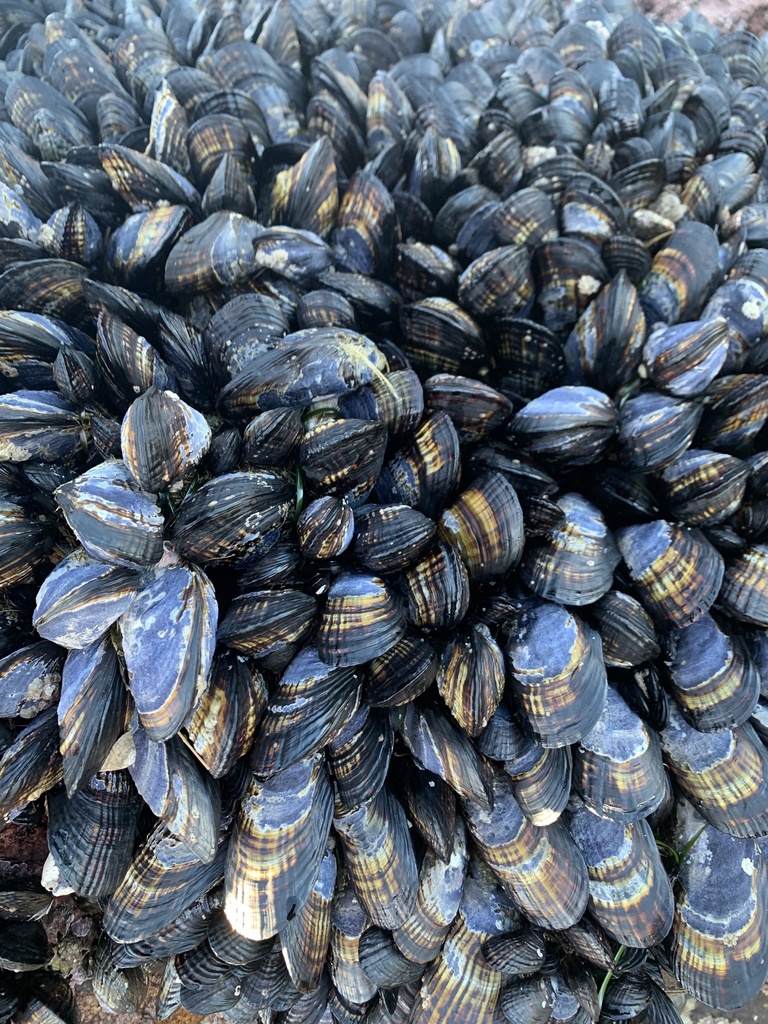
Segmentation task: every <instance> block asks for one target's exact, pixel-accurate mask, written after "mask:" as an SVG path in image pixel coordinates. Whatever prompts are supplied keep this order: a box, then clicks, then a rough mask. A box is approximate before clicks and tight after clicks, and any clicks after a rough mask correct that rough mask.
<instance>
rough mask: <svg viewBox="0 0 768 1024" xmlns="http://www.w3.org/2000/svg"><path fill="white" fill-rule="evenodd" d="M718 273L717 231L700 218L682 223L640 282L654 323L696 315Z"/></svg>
mask: <svg viewBox="0 0 768 1024" xmlns="http://www.w3.org/2000/svg"><path fill="white" fill-rule="evenodd" d="M717 273H718V262H717V239H716V236H715V233H714V231H713V230H712V228H710V227H709V226H708V225H706V224H700V223H699V222H698V221H687V222H685V223H683V224H681V225H680V226H679V227H678V228H677V229H676V231H675V232H674V233H673V234H672V236H671V237H670V238H669V240H668V241H667V243H666V244H665V246H664V247H663V248H662V249H660V250H659V251H658V252H657V253H656V255H655V257H654V260H653V264H652V266H651V270H650V273H649V274H648V276H647V277H646V278H645V280H644V281H643V283H642V285H641V286H640V302H641V303H642V304H643V307H644V308H645V311H646V316H647V317H648V319H649V322H650V323H656V322H657V321H659V320H661V321H663V322H664V323H666V324H676V323H679V322H680V321H681V320H688V319H689V318H691V317H695V316H696V315H697V314H698V313H699V311H700V310H701V308H702V306H703V305H704V303H705V301H706V300H707V298H708V297H709V291H710V289H711V287H712V284H713V281H714V280H715V278H716V276H717Z"/></svg>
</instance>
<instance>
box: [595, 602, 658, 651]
mask: <svg viewBox="0 0 768 1024" xmlns="http://www.w3.org/2000/svg"><path fill="white" fill-rule="evenodd" d="M591 611H592V615H593V617H594V620H595V622H596V624H597V631H598V633H599V634H600V639H601V640H602V641H603V660H604V661H605V664H606V666H608V667H609V668H633V667H635V666H637V665H642V664H643V663H644V662H646V661H650V660H652V659H653V658H655V657H656V655H657V654H658V653H659V644H658V640H657V638H656V630H655V629H654V626H653V621H652V620H651V617H650V615H649V614H648V612H646V610H645V609H644V608H643V606H642V605H641V604H640V602H639V601H638V600H636V598H634V597H632V596H631V595H630V594H624V593H622V592H621V591H618V590H612V591H610V592H609V593H608V594H606V595H605V597H602V598H601V599H600V600H599V601H598V602H597V603H596V604H595V605H593V607H592V609H591Z"/></svg>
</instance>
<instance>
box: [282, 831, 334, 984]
mask: <svg viewBox="0 0 768 1024" xmlns="http://www.w3.org/2000/svg"><path fill="white" fill-rule="evenodd" d="M336 873H337V864H336V855H335V852H334V849H333V841H332V840H331V841H329V844H328V848H327V850H326V852H325V856H324V857H323V859H322V861H321V863H320V870H319V871H318V873H317V878H316V879H315V882H314V885H313V886H312V891H311V892H310V894H309V898H308V899H307V902H306V903H305V904H304V906H303V907H302V908H301V909H300V910H299V911H297V913H296V915H295V916H294V917H293V918H292V919H291V920H290V921H288V922H287V923H286V925H285V927H284V928H282V930H281V931H280V945H281V947H282V954H283V959H284V960H285V963H286V966H287V968H288V973H289V974H290V976H291V981H292V982H293V984H294V985H295V986H296V988H298V989H299V991H301V992H316V991H317V990H318V988H320V983H321V978H322V976H323V969H324V967H325V961H326V957H327V954H328V945H329V940H330V934H331V913H332V909H333V905H334V888H335V883H336ZM320 990H321V991H322V989H320Z"/></svg>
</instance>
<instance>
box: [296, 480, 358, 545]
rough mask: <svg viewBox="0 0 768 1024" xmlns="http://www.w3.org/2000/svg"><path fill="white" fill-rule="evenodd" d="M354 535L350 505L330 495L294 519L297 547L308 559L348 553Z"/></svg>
mask: <svg viewBox="0 0 768 1024" xmlns="http://www.w3.org/2000/svg"><path fill="white" fill-rule="evenodd" d="M354 533H355V518H354V513H353V512H352V509H351V508H350V507H349V503H348V502H347V501H346V500H345V499H344V498H337V497H334V495H332V494H326V495H325V496H324V497H322V498H318V499H317V500H316V501H313V502H311V503H310V504H309V505H308V506H307V507H306V508H305V509H304V511H303V512H302V513H301V515H300V516H299V518H298V519H297V520H296V536H297V539H298V542H299V547H300V548H301V551H302V553H303V554H305V555H306V556H307V557H308V558H316V559H323V560H325V559H329V558H337V557H338V556H339V555H342V554H343V553H344V552H345V551H346V550H347V548H348V547H349V545H350V544H351V542H352V538H353V536H354Z"/></svg>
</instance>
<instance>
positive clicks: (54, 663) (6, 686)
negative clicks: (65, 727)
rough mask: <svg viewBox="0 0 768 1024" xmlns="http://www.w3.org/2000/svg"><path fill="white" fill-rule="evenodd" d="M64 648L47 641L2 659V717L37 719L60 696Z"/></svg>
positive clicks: (0, 670) (0, 708)
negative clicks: (61, 648) (62, 649)
mask: <svg viewBox="0 0 768 1024" xmlns="http://www.w3.org/2000/svg"><path fill="white" fill-rule="evenodd" d="M62 653H63V652H62V651H61V650H60V649H59V648H58V647H55V646H54V645H53V644H51V643H48V642H47V641H46V640H41V641H39V642H38V643H34V644H29V645H27V646H26V647H21V648H19V650H18V651H15V652H13V653H12V654H9V655H6V656H5V657H4V658H3V659H2V660H0V718H24V719H30V718H34V717H35V716H36V715H37V714H39V713H40V712H41V711H45V709H46V708H49V707H51V706H52V705H54V704H56V702H57V701H58V699H59V684H60V683H61V669H62V666H63V664H64V659H63V657H62Z"/></svg>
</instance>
